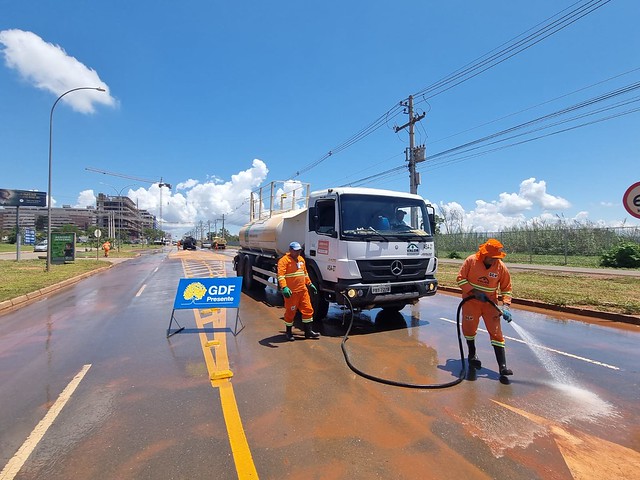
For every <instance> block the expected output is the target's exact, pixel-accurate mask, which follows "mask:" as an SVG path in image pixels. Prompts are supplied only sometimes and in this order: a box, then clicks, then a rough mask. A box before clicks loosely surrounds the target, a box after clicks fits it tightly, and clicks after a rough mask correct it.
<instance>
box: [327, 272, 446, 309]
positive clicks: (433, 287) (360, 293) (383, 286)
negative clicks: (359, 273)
mask: <svg viewBox="0 0 640 480" xmlns="http://www.w3.org/2000/svg"><path fill="white" fill-rule="evenodd" d="M437 290H438V281H437V280H436V279H435V278H427V279H425V280H418V281H411V282H396V283H349V284H347V283H341V282H338V283H337V284H336V292H337V293H338V294H337V295H336V302H337V303H339V304H344V303H345V300H344V298H343V296H342V294H341V292H343V293H344V294H345V295H347V296H348V297H349V301H350V303H351V305H352V306H354V307H356V308H362V309H369V308H376V307H384V306H385V305H387V304H395V305H397V304H402V303H405V304H410V303H416V302H417V301H418V300H419V299H420V298H421V297H427V296H431V295H435V294H436V292H437Z"/></svg>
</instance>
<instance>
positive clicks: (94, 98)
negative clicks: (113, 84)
mask: <svg viewBox="0 0 640 480" xmlns="http://www.w3.org/2000/svg"><path fill="white" fill-rule="evenodd" d="M0 45H1V46H3V47H4V48H2V50H0V52H1V53H2V54H3V55H4V60H5V64H6V65H7V67H9V68H11V69H13V70H16V71H17V72H18V73H19V74H20V76H21V77H22V78H23V79H24V80H25V81H27V82H29V83H31V84H32V85H33V86H35V87H36V88H39V89H41V90H46V91H49V92H51V93H53V94H54V95H56V96H59V95H61V94H63V93H65V92H67V91H68V90H71V89H73V88H78V87H101V88H104V89H105V90H106V92H98V91H95V90H84V91H81V92H77V93H73V94H71V95H66V96H65V97H64V98H63V99H62V100H61V101H62V102H66V103H67V104H68V105H70V106H71V108H73V109H74V110H76V111H77V112H80V113H93V112H94V111H95V108H94V105H95V104H104V105H108V106H114V105H115V104H116V101H115V99H114V98H113V97H112V96H111V95H110V94H109V87H108V85H107V84H106V83H105V82H103V81H102V80H100V77H99V76H98V73H97V72H96V71H95V70H93V69H91V68H89V67H87V66H85V65H84V64H83V63H82V62H80V61H78V60H77V59H76V58H74V57H72V56H70V55H68V54H67V52H65V51H64V49H63V48H62V47H60V46H59V45H53V44H51V43H47V42H45V41H44V40H43V39H42V38H40V37H39V36H38V35H36V34H35V33H33V32H25V31H23V30H17V29H13V30H2V31H0Z"/></svg>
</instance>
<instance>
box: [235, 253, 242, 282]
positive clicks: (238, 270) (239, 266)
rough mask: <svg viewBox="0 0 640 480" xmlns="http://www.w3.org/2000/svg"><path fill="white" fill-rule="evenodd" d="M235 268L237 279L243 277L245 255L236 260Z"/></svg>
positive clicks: (239, 255)
mask: <svg viewBox="0 0 640 480" xmlns="http://www.w3.org/2000/svg"><path fill="white" fill-rule="evenodd" d="M234 267H235V270H236V277H241V276H242V270H243V268H244V255H242V254H238V256H237V257H236V258H235V264H234Z"/></svg>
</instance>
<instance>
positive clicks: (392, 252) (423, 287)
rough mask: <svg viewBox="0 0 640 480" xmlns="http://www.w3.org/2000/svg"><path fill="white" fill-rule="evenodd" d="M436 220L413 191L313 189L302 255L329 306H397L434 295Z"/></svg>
mask: <svg viewBox="0 0 640 480" xmlns="http://www.w3.org/2000/svg"><path fill="white" fill-rule="evenodd" d="M434 222H435V214H434V211H433V207H431V206H428V205H426V204H425V202H424V200H423V199H422V197H420V196H418V195H412V194H406V193H399V192H393V191H388V190H378V189H368V188H335V189H328V190H325V191H321V192H313V193H312V194H311V195H310V198H309V208H308V222H307V223H308V229H307V232H306V234H305V245H304V249H305V258H306V259H307V263H308V265H309V270H310V275H312V273H311V272H312V271H313V275H312V276H314V277H321V279H322V281H318V283H320V285H321V293H322V295H323V297H324V300H325V301H326V303H327V306H328V302H336V303H338V304H349V305H350V306H352V307H354V308H362V309H368V308H374V307H382V308H386V309H393V310H399V309H401V308H403V307H404V306H405V305H407V304H412V303H416V302H417V301H418V299H419V298H420V297H423V296H427V295H433V294H435V293H436V290H437V280H436V279H435V274H436V270H437V259H436V257H435V248H434V240H433V231H434V229H435V226H434ZM312 281H313V279H312ZM345 297H346V298H345ZM347 298H348V300H347ZM317 308H320V309H321V310H324V309H325V305H322V304H320V305H317ZM325 313H326V312H325Z"/></svg>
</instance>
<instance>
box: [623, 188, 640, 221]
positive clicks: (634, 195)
mask: <svg viewBox="0 0 640 480" xmlns="http://www.w3.org/2000/svg"><path fill="white" fill-rule="evenodd" d="M622 204H623V205H624V208H625V209H626V210H627V212H629V214H631V215H632V216H634V217H636V218H640V182H636V183H634V184H633V185H631V186H630V187H629V188H628V189H627V191H626V192H624V196H623V197H622Z"/></svg>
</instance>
